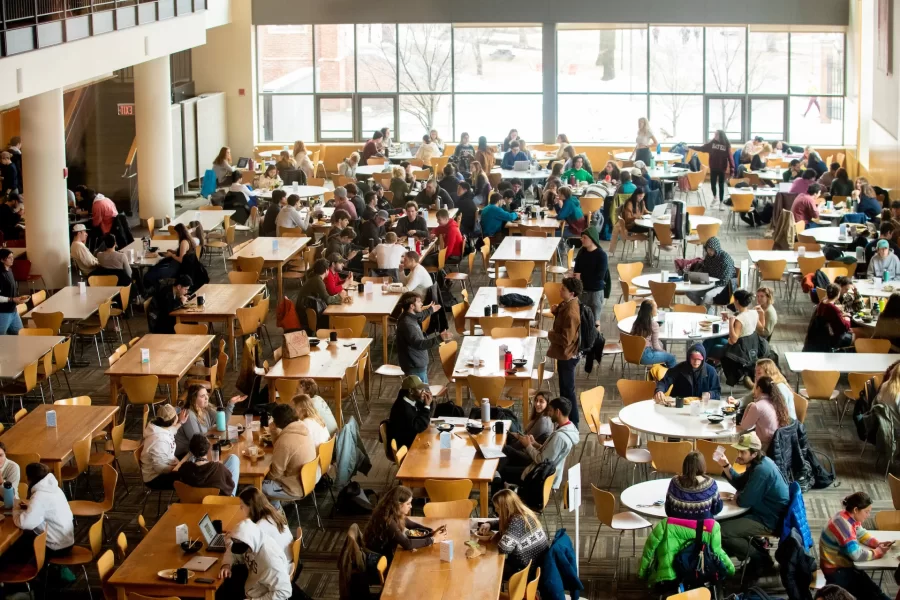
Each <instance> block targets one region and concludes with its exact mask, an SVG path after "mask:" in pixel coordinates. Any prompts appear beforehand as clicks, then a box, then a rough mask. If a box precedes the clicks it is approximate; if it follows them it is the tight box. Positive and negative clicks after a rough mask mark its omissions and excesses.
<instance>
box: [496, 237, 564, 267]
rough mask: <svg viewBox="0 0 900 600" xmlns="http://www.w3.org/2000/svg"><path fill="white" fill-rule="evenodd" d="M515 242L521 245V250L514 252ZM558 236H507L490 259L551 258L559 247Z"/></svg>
mask: <svg viewBox="0 0 900 600" xmlns="http://www.w3.org/2000/svg"><path fill="white" fill-rule="evenodd" d="M516 242H518V243H520V244H521V245H522V250H521V251H520V252H516ZM559 242H560V238H558V237H549V238H540V237H507V238H506V239H504V240H503V241H502V242H500V246H498V247H497V250H496V252H494V253H493V254H492V255H491V259H492V260H499V261H504V260H534V261H549V260H553V255H554V254H555V253H556V249H557V247H559Z"/></svg>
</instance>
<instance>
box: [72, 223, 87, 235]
mask: <svg viewBox="0 0 900 600" xmlns="http://www.w3.org/2000/svg"><path fill="white" fill-rule="evenodd" d="M79 231H87V227H85V226H84V224H83V223H79V224H78V225H76V226H75V227H73V228H72V233H78V232H79Z"/></svg>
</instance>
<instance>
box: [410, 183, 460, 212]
mask: <svg viewBox="0 0 900 600" xmlns="http://www.w3.org/2000/svg"><path fill="white" fill-rule="evenodd" d="M439 201H440V204H441V208H453V207H454V204H453V198H451V197H450V194H448V193H447V191H446V190H445V189H444V188H442V187H440V186H438V184H437V181H435V180H434V179H433V178H432V179H429V180H428V181H427V182H426V183H425V187H424V188H422V191H420V192H419V193H418V195H416V204H417V205H419V206H428V207H433V208H437V204H438V202H439Z"/></svg>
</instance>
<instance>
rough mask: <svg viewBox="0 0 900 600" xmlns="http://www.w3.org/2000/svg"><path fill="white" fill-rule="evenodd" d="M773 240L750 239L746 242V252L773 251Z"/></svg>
mask: <svg viewBox="0 0 900 600" xmlns="http://www.w3.org/2000/svg"><path fill="white" fill-rule="evenodd" d="M774 248H775V240H773V239H771V238H769V239H752V240H747V250H774Z"/></svg>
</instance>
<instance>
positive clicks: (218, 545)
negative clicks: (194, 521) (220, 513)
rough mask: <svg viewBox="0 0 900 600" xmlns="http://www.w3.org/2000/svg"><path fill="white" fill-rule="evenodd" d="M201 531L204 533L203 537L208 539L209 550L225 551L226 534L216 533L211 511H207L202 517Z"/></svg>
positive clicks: (207, 546)
mask: <svg viewBox="0 0 900 600" xmlns="http://www.w3.org/2000/svg"><path fill="white" fill-rule="evenodd" d="M200 533H202V534H203V539H205V540H206V549H207V550H208V551H209V552H225V534H223V533H216V528H215V527H213V524H212V519H210V518H209V513H206V514H205V515H203V518H202V519H200Z"/></svg>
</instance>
